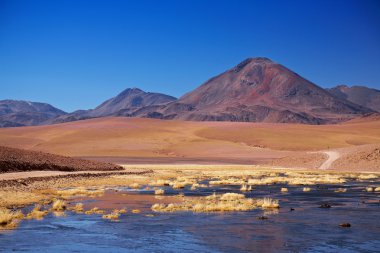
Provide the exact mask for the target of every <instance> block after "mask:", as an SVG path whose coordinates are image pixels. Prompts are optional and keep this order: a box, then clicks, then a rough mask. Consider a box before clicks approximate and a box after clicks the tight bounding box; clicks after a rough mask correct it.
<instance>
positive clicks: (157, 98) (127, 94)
mask: <svg viewBox="0 0 380 253" xmlns="http://www.w3.org/2000/svg"><path fill="white" fill-rule="evenodd" d="M175 100H177V99H176V98H175V97H172V96H168V95H165V94H161V93H153V92H145V91H143V90H140V89H138V88H128V89H126V90H124V91H123V92H121V93H120V94H118V95H117V96H116V97H113V98H111V99H108V100H107V101H105V102H103V103H102V104H101V105H99V106H98V107H96V108H95V109H91V110H78V111H75V112H73V113H69V114H67V115H63V116H61V117H58V118H56V119H53V120H52V123H61V122H67V121H74V120H81V119H88V118H97V117H106V116H115V115H117V116H129V115H130V114H132V113H133V112H135V111H136V110H138V109H141V108H144V107H147V106H155V105H163V104H167V103H169V102H172V101H175Z"/></svg>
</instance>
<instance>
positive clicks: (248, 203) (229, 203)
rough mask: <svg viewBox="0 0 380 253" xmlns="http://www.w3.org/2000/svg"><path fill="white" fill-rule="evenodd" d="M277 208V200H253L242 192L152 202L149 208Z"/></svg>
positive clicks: (178, 209) (220, 210) (228, 210)
mask: <svg viewBox="0 0 380 253" xmlns="http://www.w3.org/2000/svg"><path fill="white" fill-rule="evenodd" d="M260 207H262V208H278V207H279V204H278V201H277V200H272V199H264V200H254V199H251V198H246V197H245V196H244V194H239V193H225V194H223V195H216V194H215V193H214V194H213V195H210V196H207V197H189V198H186V199H184V201H183V202H182V203H171V204H168V205H166V204H158V203H157V204H154V205H153V206H152V207H151V209H152V210H153V211H155V212H180V211H192V212H232V211H249V210H253V209H256V208H260Z"/></svg>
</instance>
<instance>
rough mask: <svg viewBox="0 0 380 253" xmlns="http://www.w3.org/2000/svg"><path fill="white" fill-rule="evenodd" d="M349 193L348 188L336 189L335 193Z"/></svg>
mask: <svg viewBox="0 0 380 253" xmlns="http://www.w3.org/2000/svg"><path fill="white" fill-rule="evenodd" d="M346 191H347V189H346V188H338V189H336V190H335V191H334V192H341V193H342V192H346Z"/></svg>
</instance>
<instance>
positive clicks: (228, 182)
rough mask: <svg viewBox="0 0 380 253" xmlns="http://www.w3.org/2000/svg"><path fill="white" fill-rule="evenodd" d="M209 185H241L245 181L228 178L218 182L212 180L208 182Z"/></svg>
mask: <svg viewBox="0 0 380 253" xmlns="http://www.w3.org/2000/svg"><path fill="white" fill-rule="evenodd" d="M208 183H209V184H210V185H243V184H245V181H244V180H242V179H237V178H228V179H220V180H212V181H210V182H208Z"/></svg>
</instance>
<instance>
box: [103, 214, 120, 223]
mask: <svg viewBox="0 0 380 253" xmlns="http://www.w3.org/2000/svg"><path fill="white" fill-rule="evenodd" d="M119 216H120V214H119V213H118V212H117V213H115V212H112V213H110V214H104V215H103V216H102V218H103V219H108V220H112V221H118V220H119Z"/></svg>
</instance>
